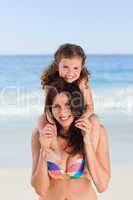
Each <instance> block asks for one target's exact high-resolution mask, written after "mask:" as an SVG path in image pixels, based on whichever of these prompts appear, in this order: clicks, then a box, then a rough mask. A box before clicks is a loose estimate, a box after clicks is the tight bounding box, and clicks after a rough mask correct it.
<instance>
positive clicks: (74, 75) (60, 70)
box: [38, 44, 100, 150]
mask: <svg viewBox="0 0 133 200" xmlns="http://www.w3.org/2000/svg"><path fill="white" fill-rule="evenodd" d="M85 60H86V55H85V53H84V51H83V49H82V48H81V47H80V46H78V45H75V44H63V45H61V46H60V47H59V48H58V49H57V51H56V52H55V54H54V60H53V62H52V64H51V65H49V66H48V68H47V69H46V70H44V72H43V73H42V76H41V84H42V88H43V89H44V92H45V95H47V92H48V89H49V87H50V86H51V85H52V83H53V82H54V81H56V80H58V79H59V78H60V77H62V78H63V79H64V80H65V81H66V82H68V83H77V85H78V86H79V88H80V90H81V92H82V94H83V96H84V101H85V107H86V112H85V114H83V115H82V116H81V118H83V117H87V118H89V120H90V122H91V124H92V129H93V128H95V130H97V131H95V132H97V134H96V139H95V144H94V146H96V145H97V142H98V135H99V130H100V122H99V118H98V117H97V116H96V115H95V114H94V105H93V99H92V94H91V89H90V86H89V79H90V72H88V70H87V68H86V67H85ZM46 125H47V128H48V129H51V128H52V129H53V127H54V123H53V122H52V121H51V120H50V118H49V117H48V116H45V115H42V116H40V118H39V121H38V130H39V132H40V131H42V129H43V128H44V127H45V126H46ZM53 132H54V131H53ZM55 134H56V133H55ZM53 148H55V149H56V150H57V149H58V148H57V144H56V140H53Z"/></svg>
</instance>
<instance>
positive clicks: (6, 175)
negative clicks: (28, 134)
mask: <svg viewBox="0 0 133 200" xmlns="http://www.w3.org/2000/svg"><path fill="white" fill-rule="evenodd" d="M30 176H31V168H23V169H22V168H17V169H15V168H10V169H9V168H7V169H2V168H1V169H0V188H1V189H0V199H3V200H9V199H13V200H18V199H19V200H37V199H38V197H37V195H36V194H35V192H34V189H33V188H32V187H31V185H30ZM132 178H133V166H131V165H125V166H124V165H120V166H119V165H115V166H112V179H111V182H110V184H109V188H108V190H107V191H106V192H104V193H101V194H98V196H99V198H98V199H99V200H115V199H116V200H117V199H120V200H125V199H133V190H132Z"/></svg>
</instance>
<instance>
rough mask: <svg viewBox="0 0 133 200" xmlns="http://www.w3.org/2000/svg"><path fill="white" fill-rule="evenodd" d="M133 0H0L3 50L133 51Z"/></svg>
mask: <svg viewBox="0 0 133 200" xmlns="http://www.w3.org/2000/svg"><path fill="white" fill-rule="evenodd" d="M132 10H133V1H132V0H123V1H122V0H111V1H107V0H100V1H99V0H97V1H96V0H93V1H90V0H80V1H78V0H67V1H66V0H65V1H63V0H55V1H54V0H36V1H35V0H23V1H18V0H9V1H7V0H4V1H2V0H0V54H45V53H48V54H49V53H53V52H54V51H55V50H56V49H57V48H58V46H59V45H60V44H62V43H66V42H70V43H76V44H79V45H81V46H82V47H83V48H84V49H85V51H86V53H105V54H106V53H107V54H108V53H133V12H132Z"/></svg>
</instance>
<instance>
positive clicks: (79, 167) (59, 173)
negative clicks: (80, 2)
mask: <svg viewBox="0 0 133 200" xmlns="http://www.w3.org/2000/svg"><path fill="white" fill-rule="evenodd" d="M47 164H48V172H49V175H50V176H51V177H52V178H56V179H64V178H66V177H68V178H71V179H76V178H80V177H81V176H82V175H83V173H84V167H85V160H84V159H82V158H80V159H77V160H76V161H73V162H72V163H71V165H70V166H69V167H68V169H67V172H65V171H64V170H63V169H62V168H61V167H60V166H58V165H57V164H55V163H54V162H51V161H48V162H47Z"/></svg>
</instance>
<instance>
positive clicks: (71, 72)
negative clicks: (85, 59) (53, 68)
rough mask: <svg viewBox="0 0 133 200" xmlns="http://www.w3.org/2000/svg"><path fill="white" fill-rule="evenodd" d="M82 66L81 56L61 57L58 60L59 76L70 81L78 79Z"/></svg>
mask: <svg viewBox="0 0 133 200" xmlns="http://www.w3.org/2000/svg"><path fill="white" fill-rule="evenodd" d="M82 68H83V67H82V58H81V57H73V58H62V59H61V61H60V62H59V76H60V77H62V78H64V80H65V81H66V82H68V83H72V82H73V81H76V80H78V79H79V77H80V73H81V70H82Z"/></svg>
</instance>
